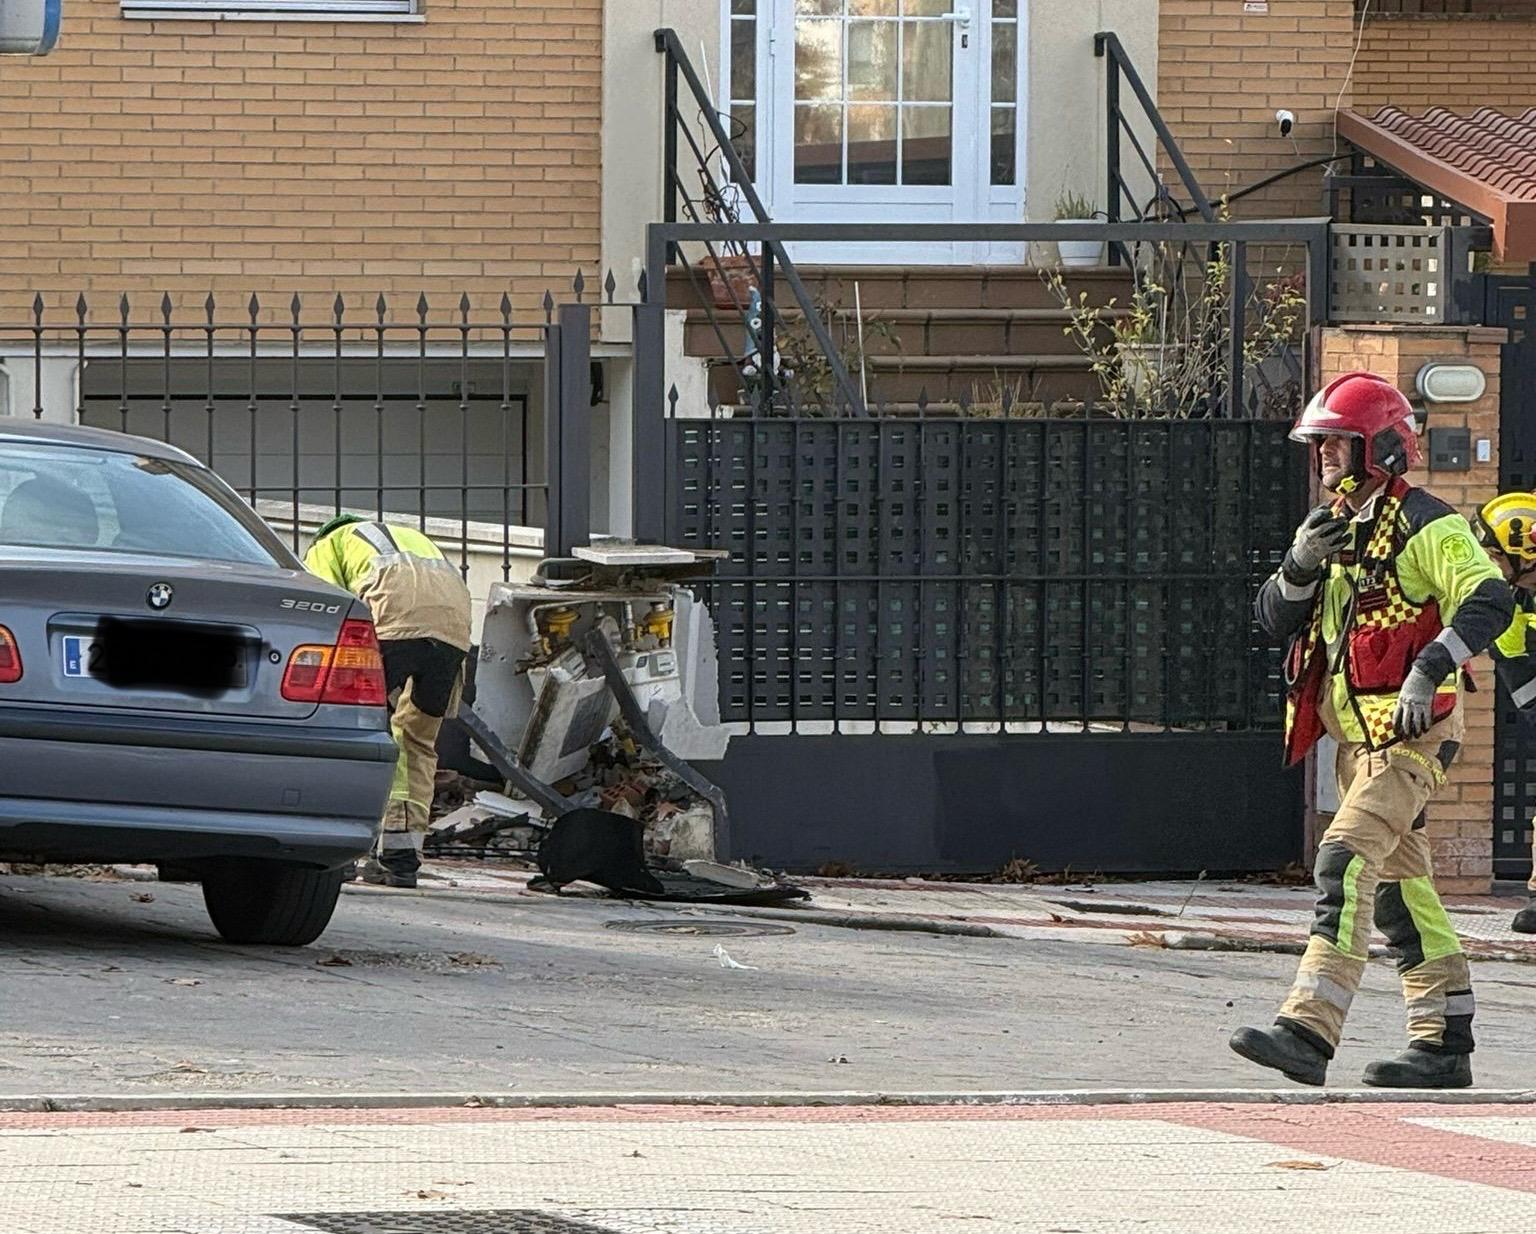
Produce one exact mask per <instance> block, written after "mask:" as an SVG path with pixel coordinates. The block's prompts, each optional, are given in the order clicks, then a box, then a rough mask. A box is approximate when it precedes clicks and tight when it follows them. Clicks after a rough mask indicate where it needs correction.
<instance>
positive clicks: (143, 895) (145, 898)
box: [133, 891, 155, 904]
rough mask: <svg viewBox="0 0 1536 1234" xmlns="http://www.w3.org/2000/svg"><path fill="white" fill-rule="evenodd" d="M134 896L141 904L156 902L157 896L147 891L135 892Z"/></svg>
mask: <svg viewBox="0 0 1536 1234" xmlns="http://www.w3.org/2000/svg"><path fill="white" fill-rule="evenodd" d="M133 898H134V899H135V900H137V901H138V902H139V903H140V904H153V903H154V902H155V897H154V896H152V895H150V894H149V892H147V891H138V892H135V893H134V896H133Z"/></svg>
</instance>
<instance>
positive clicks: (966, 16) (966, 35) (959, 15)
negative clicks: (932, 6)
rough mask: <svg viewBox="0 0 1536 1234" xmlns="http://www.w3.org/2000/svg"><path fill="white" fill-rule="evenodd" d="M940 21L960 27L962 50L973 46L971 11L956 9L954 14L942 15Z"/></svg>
mask: <svg viewBox="0 0 1536 1234" xmlns="http://www.w3.org/2000/svg"><path fill="white" fill-rule="evenodd" d="M939 20H940V21H952V22H954V23H955V25H957V26H958V27H960V49H961V50H962V51H964V50H965V49H966V48H968V47H969V46H970V45H971V10H970V9H955V10H954V11H953V12H952V13H940V14H939Z"/></svg>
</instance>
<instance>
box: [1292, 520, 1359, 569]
mask: <svg viewBox="0 0 1536 1234" xmlns="http://www.w3.org/2000/svg"><path fill="white" fill-rule="evenodd" d="M1353 534H1354V528H1353V526H1352V525H1351V523H1350V521H1349V519H1347V518H1345V517H1344V516H1343V515H1341V514H1335V513H1334V512H1333V508H1332V507H1331V506H1318V508H1317V509H1315V510H1313V511H1312V513H1311V514H1309V515H1307V517H1306V518H1304V519H1302V521H1301V526H1300V527H1298V528H1297V529H1296V539H1295V540H1293V541H1292V542H1291V548H1290V552H1289V553H1287V554H1286V556H1287V557H1288V558H1289V559H1290V562H1289V564H1290V566H1291V571H1290V572H1291V573H1292V574H1293V575H1294V576H1296V581H1297V582H1302V581H1311V580H1312V579H1314V578H1316V577H1317V575H1318V573H1319V572H1320V571H1321V570H1322V568H1323V562H1325V561H1327V560H1328V558H1330V557H1332V556H1333V555H1334V554H1335V553H1338V552H1342V551H1343V550H1344V548H1345V547H1347V546H1348V544H1349V540H1350V536H1352V535H1353Z"/></svg>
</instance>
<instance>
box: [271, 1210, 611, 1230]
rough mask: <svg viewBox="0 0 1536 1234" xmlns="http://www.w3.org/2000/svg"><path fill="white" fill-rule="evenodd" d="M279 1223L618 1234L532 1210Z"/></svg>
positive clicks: (327, 1216)
mask: <svg viewBox="0 0 1536 1234" xmlns="http://www.w3.org/2000/svg"><path fill="white" fill-rule="evenodd" d="M278 1219H279V1220H281V1221H292V1222H294V1223H295V1224H297V1225H304V1226H308V1227H309V1228H310V1229H312V1230H322V1231H324V1234H618V1232H617V1231H615V1230H610V1229H608V1228H606V1227H604V1226H600V1225H590V1224H589V1223H587V1222H585V1221H577V1220H575V1219H574V1218H571V1217H561V1216H557V1215H556V1214H555V1213H541V1212H539V1211H537V1210H536V1209H532V1208H501V1209H485V1210H482V1211H480V1212H456V1213H281V1214H279V1215H278Z"/></svg>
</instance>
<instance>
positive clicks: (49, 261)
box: [0, 0, 602, 320]
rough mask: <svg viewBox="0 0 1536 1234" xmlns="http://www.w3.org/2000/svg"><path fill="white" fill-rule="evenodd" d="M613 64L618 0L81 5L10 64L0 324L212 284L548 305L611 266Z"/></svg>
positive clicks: (83, 1)
mask: <svg viewBox="0 0 1536 1234" xmlns="http://www.w3.org/2000/svg"><path fill="white" fill-rule="evenodd" d="M601 55H602V0H432V3H431V4H430V6H429V7H428V19H427V21H426V22H425V23H423V24H370V23H315V22H270V23H267V22H245V21H238V22H206V23H205V22H187V21H161V22H145V21H128V20H124V19H123V18H122V17H121V16H120V15H119V12H118V7H117V5H116V4H115V3H114V2H113V0H71V3H70V5H69V13H68V17H67V25H66V27H65V31H64V36H63V38H62V39H61V41H60V44H59V48H58V50H57V51H55V52H54V53H53V54H52V55H50V56H48V57H47V58H46V59H38V60H33V61H28V60H10V61H7V62H6V64H5V68H4V70H3V71H0V115H3V117H4V120H3V123H0V218H4V220H5V241H4V243H3V244H0V314H3V315H4V316H6V317H7V318H10V319H12V320H14V317H15V313H16V310H17V309H18V308H19V307H20V306H21V305H23V304H25V303H29V302H30V301H31V298H32V295H33V292H34V291H41V292H42V293H43V294H44V296H45V297H46V298H47V300H48V302H49V304H50V306H53V305H59V306H63V305H72V304H73V301H74V297H75V294H76V293H77V292H78V291H80V290H81V289H85V290H86V291H88V292H90V293H92V296H93V303H95V302H98V301H99V302H100V303H101V304H102V305H103V307H108V306H110V305H111V302H112V301H114V300H115V298H116V295H117V293H119V292H121V291H129V292H138V293H141V294H146V298H148V299H153V300H158V298H159V295H160V293H161V292H162V291H167V290H168V291H170V292H171V293H172V294H173V295H174V296H176V297H177V298H178V299H184V300H190V301H196V302H200V301H201V300H202V298H203V296H204V295H205V294H206V293H207V292H208V290H209V289H210V288H211V289H213V290H215V291H225V292H229V293H237V292H248V291H251V290H256V291H265V290H270V291H274V292H280V293H282V300H283V302H284V303H285V304H286V301H287V299H288V296H289V295H290V294H291V293H292V292H294V291H296V290H297V291H300V292H303V291H312V292H317V293H321V292H323V293H327V294H326V295H325V296H324V303H325V305H326V306H327V308H326V309H325V310H322V311H328V304H329V301H330V299H331V294H332V293H334V291H335V290H336V289H341V290H342V291H344V292H346V293H347V294H348V299H349V301H352V302H354V303H355V304H356V305H357V307H358V311H366V312H368V313H369V314H371V304H372V301H373V298H374V296H375V295H376V294H377V293H378V292H380V291H384V292H395V293H403V294H408V296H409V301H407V303H413V302H414V300H415V297H416V294H417V293H418V292H420V291H425V292H426V293H427V295H428V296H429V297H432V296H434V295H436V296H439V297H441V298H442V300H441V303H442V306H443V308H444V309H447V308H448V307H449V305H450V304H451V303H452V302H453V301H454V300H456V299H457V296H458V294H459V292H460V291H461V290H467V291H468V292H469V293H470V294H471V296H472V297H473V298H474V299H475V300H476V301H477V302H478V304H480V305H485V306H490V305H493V304H494V303H495V301H496V300H497V299H499V297H500V295H501V294H502V292H503V290H506V289H508V288H510V289H511V290H512V291H513V293H514V296H515V298H516V301H517V303H518V305H519V307H521V308H525V309H530V310H531V309H533V308H534V307H535V306H536V304H537V301H538V300H539V298H540V297H541V296H542V295H543V293H544V290H545V288H546V287H554V288H556V289H557V290H559V289H563V288H565V287H568V286H569V281H570V278H571V275H572V273H573V271H574V270H575V269H576V268H577V267H578V266H583V267H585V268H586V270H587V272H588V275H589V277H590V276H591V275H592V274H593V273H594V272H595V270H596V265H597V261H598V233H599V205H600V202H599V190H600V178H601V151H600V140H599V136H600V135H599V124H600V121H601V113H602V104H601V97H600V96H601ZM449 293H452V294H451V296H450V294H449ZM364 305H367V306H368V308H367V309H366V310H365V309H364V307H363V306H364Z"/></svg>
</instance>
